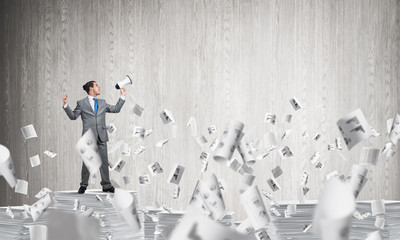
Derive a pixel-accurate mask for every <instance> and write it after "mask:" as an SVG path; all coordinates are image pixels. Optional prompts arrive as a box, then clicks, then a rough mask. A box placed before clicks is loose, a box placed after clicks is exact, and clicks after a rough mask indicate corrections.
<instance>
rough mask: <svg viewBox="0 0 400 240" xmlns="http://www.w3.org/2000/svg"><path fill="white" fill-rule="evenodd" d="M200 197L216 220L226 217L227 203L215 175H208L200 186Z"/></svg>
mask: <svg viewBox="0 0 400 240" xmlns="http://www.w3.org/2000/svg"><path fill="white" fill-rule="evenodd" d="M199 190H200V196H201V198H202V199H203V203H204V205H205V206H206V207H207V209H208V210H209V211H210V213H211V217H212V218H213V219H215V220H217V219H220V218H222V217H223V216H224V215H225V202H224V199H223V198H222V193H221V190H220V188H219V184H218V179H217V177H216V176H215V175H214V174H208V175H207V176H206V177H205V180H203V181H200V184H199Z"/></svg>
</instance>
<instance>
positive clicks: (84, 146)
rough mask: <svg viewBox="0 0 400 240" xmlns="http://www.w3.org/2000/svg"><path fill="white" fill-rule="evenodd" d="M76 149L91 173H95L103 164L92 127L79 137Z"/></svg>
mask: <svg viewBox="0 0 400 240" xmlns="http://www.w3.org/2000/svg"><path fill="white" fill-rule="evenodd" d="M76 150H77V151H78V153H79V155H80V156H81V158H82V160H83V162H84V163H85V165H86V167H87V168H88V170H89V172H90V175H91V176H93V175H95V174H96V173H97V171H98V170H99V168H100V166H101V157H100V154H99V150H98V148H97V140H96V138H95V137H94V134H93V132H92V129H90V128H89V130H87V131H86V133H85V134H84V135H83V136H82V137H81V138H80V139H79V141H78V142H77V144H76Z"/></svg>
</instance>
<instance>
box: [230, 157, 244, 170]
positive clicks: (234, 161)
mask: <svg viewBox="0 0 400 240" xmlns="http://www.w3.org/2000/svg"><path fill="white" fill-rule="evenodd" d="M227 166H228V167H229V168H230V169H232V170H233V171H235V172H237V171H238V170H239V169H240V167H241V166H242V165H241V164H240V163H239V161H238V160H237V159H236V158H234V159H232V160H231V161H229V162H228V163H227Z"/></svg>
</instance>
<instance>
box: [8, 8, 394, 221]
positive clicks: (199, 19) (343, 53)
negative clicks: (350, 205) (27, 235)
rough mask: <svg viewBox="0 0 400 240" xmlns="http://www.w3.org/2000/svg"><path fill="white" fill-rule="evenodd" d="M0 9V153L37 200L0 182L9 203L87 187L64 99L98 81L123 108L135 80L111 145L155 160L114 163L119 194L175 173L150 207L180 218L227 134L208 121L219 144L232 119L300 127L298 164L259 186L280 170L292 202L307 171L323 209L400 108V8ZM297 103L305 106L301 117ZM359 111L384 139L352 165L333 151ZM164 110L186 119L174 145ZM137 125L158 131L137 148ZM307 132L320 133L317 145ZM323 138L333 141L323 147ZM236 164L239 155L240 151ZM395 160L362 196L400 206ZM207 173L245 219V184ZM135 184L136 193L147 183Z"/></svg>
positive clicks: (156, 186)
mask: <svg viewBox="0 0 400 240" xmlns="http://www.w3.org/2000/svg"><path fill="white" fill-rule="evenodd" d="M0 6H1V10H0V11H1V14H0V15H1V16H0V19H1V22H0V30H1V32H2V33H3V34H1V36H0V47H1V48H0V50H1V55H2V57H1V58H0V73H1V76H2V78H1V81H0V88H1V95H0V106H1V109H2V114H0V125H1V126H2V128H1V129H0V144H3V145H5V146H7V147H8V148H9V149H10V150H11V153H12V157H13V159H14V163H15V167H16V170H17V176H18V177H19V178H20V179H24V180H27V181H29V184H30V185H29V194H28V196H27V197H26V196H24V195H20V194H16V193H14V192H13V189H10V188H9V186H8V185H7V184H6V182H5V181H4V179H3V178H0V205H20V204H30V203H32V202H34V198H33V197H32V196H33V195H34V194H36V192H38V191H39V190H40V189H41V188H42V187H48V188H50V189H52V190H54V191H57V190H66V189H77V188H78V186H79V182H80V168H81V160H80V159H79V156H78V154H77V153H76V151H75V143H76V141H77V140H78V139H79V137H80V135H81V127H82V123H81V120H80V119H78V120H77V121H70V120H69V119H68V117H67V116H66V115H65V113H64V111H63V110H62V101H61V96H62V95H64V94H66V93H67V94H68V97H69V104H70V105H71V106H72V107H75V104H76V101H77V100H79V99H81V98H83V97H85V96H86V94H85V92H84V91H83V90H82V85H83V84H84V83H85V82H87V81H89V80H96V81H97V82H98V83H99V84H100V86H101V92H102V94H101V96H100V97H102V98H105V99H106V100H107V101H108V103H111V104H114V103H115V102H116V101H117V99H118V97H119V93H118V91H116V90H115V89H114V84H115V83H116V82H118V81H120V80H121V79H122V78H123V77H124V76H125V75H126V74H129V75H130V76H132V77H133V81H134V83H133V85H132V86H129V87H128V93H127V102H126V104H125V105H124V107H123V109H122V111H121V112H120V113H119V114H109V115H107V123H114V124H115V125H116V126H117V128H118V131H117V132H116V133H115V134H113V135H110V141H109V143H108V146H109V149H111V148H112V146H113V145H114V144H115V143H116V142H118V141H119V140H126V141H127V142H128V143H129V145H130V147H131V149H132V151H135V150H136V149H137V148H138V147H139V146H145V147H146V150H145V152H143V153H142V154H141V155H139V156H135V155H132V156H131V157H123V156H122V155H121V154H120V153H113V154H109V159H110V161H111V162H116V161H117V160H118V159H119V158H122V157H123V158H124V159H125V160H126V161H127V164H126V166H125V168H124V169H123V170H122V172H121V173H114V172H112V173H111V177H112V178H113V179H114V180H115V181H116V182H118V183H120V184H122V183H123V181H122V176H123V175H124V174H127V175H128V174H129V175H132V176H133V177H134V178H135V179H137V178H138V176H140V175H142V174H147V173H148V172H147V166H148V165H149V164H151V163H153V162H155V161H158V162H159V163H160V164H161V166H162V167H163V168H164V171H165V173H164V174H162V175H160V176H156V177H154V178H152V184H151V185H150V186H147V187H146V189H145V191H146V193H147V200H148V204H151V203H152V201H153V200H154V199H158V201H160V202H163V203H166V204H169V205H171V206H172V207H173V208H176V209H179V208H181V207H182V208H185V206H186V203H187V199H186V197H188V196H190V194H191V193H192V191H193V187H194V185H195V183H196V180H197V179H198V178H200V177H201V174H200V167H201V163H200V160H199V156H200V154H201V152H202V151H207V152H209V153H211V151H210V150H209V148H208V146H209V144H210V143H211V142H212V141H213V140H214V138H215V137H217V136H216V135H213V136H209V135H208V133H207V127H208V126H209V125H211V124H215V125H216V126H217V129H218V136H219V135H220V134H221V133H222V131H223V129H224V127H225V124H226V122H227V121H229V120H230V119H237V120H240V121H242V122H243V123H245V129H244V130H245V134H246V135H245V140H246V141H251V140H256V139H259V140H262V138H263V134H264V133H266V132H268V131H272V130H274V131H277V132H279V134H283V132H284V131H285V130H287V129H291V130H292V134H291V135H290V136H289V138H288V139H287V140H286V141H285V144H286V145H288V146H290V148H291V149H292V150H293V152H294V154H295V156H294V157H293V158H292V159H281V158H280V157H279V155H278V154H277V153H276V152H274V153H272V154H271V155H270V156H268V157H267V158H266V159H264V160H262V161H260V162H258V163H257V164H256V166H255V168H254V172H255V174H256V175H257V179H256V182H255V183H256V184H258V185H259V187H260V188H263V189H268V186H267V184H266V180H267V179H268V178H269V177H270V176H271V174H270V170H271V169H272V168H274V167H276V166H277V165H280V166H281V167H282V168H283V170H284V174H283V176H282V177H280V178H279V179H278V181H279V183H280V184H281V186H282V189H281V190H280V191H278V192H276V193H275V196H276V198H277V199H282V200H290V199H295V198H296V188H295V186H297V185H298V183H299V180H300V178H301V175H302V172H303V171H307V172H309V173H310V175H311V176H310V182H309V185H310V188H311V191H310V192H309V194H308V196H307V198H308V199H316V198H318V194H319V192H320V190H321V189H322V188H323V184H324V183H325V181H326V180H325V179H326V174H328V173H330V172H332V171H334V170H337V171H338V172H339V173H343V174H347V172H348V171H349V169H350V168H351V165H352V164H354V163H357V162H358V161H359V154H360V151H361V148H362V146H368V147H379V148H381V147H383V146H384V144H385V143H386V142H387V141H388V138H387V134H386V119H387V118H391V117H393V115H394V114H395V113H396V112H399V105H400V98H399V96H398V93H399V90H400V81H399V79H400V70H399V67H398V66H399V64H400V62H399V56H400V48H399V45H400V42H399V34H400V21H399V18H400V6H399V1H395V0H392V1H379V0H371V1H361V0H352V1H333V0H325V1H257V0H249V1H245V0H243V1H232V0H224V1H209V0H202V1H201V0H198V1H163V0H161V1H146V0H141V1H140V0H129V1H67V0H59V1H49V0H37V1H36V0H33V1H2V2H1V5H0ZM294 96H295V97H297V98H298V99H299V101H300V102H301V103H303V104H304V105H305V106H306V108H305V109H302V110H300V111H296V112H295V111H294V110H293V109H292V108H291V106H290V104H289V99H290V98H292V97H294ZM136 103H137V104H139V105H141V106H143V107H144V108H145V110H144V112H143V115H142V116H141V117H137V116H136V115H134V114H132V112H131V111H132V108H133V106H134V105H135V104H136ZM358 107H360V108H361V109H362V110H363V112H364V114H365V115H366V116H367V118H368V120H369V122H370V123H371V124H372V126H373V127H375V129H377V130H378V131H379V132H380V133H381V136H380V137H377V138H371V139H369V140H367V141H364V142H363V143H362V144H359V145H358V146H357V147H355V148H354V149H353V150H352V151H351V152H349V151H347V150H344V151H342V152H341V154H342V155H343V157H344V158H342V157H341V156H340V155H339V154H338V153H337V152H336V151H335V152H328V151H327V150H326V148H327V144H329V143H333V142H334V139H335V137H337V136H339V134H340V133H339V131H338V130H337V127H336V121H337V120H338V119H339V118H340V117H342V116H344V115H346V114H347V113H348V112H350V111H352V110H354V109H355V108H358ZM164 108H166V109H169V110H171V111H172V112H173V114H174V117H175V119H176V121H177V128H178V135H177V138H176V139H173V138H171V137H172V133H171V126H169V125H163V124H162V122H161V120H160V119H159V116H158V114H159V113H160V112H161V111H162V110H163V109H164ZM266 112H273V113H276V114H277V116H278V123H277V126H272V125H270V124H265V123H264V122H263V118H264V114H265V113H266ZM285 114H293V121H292V123H290V124H288V123H284V122H283V120H282V119H283V117H284V115H285ZM190 116H194V117H195V118H196V120H197V123H198V126H199V134H200V135H202V134H204V135H205V136H206V138H207V139H208V141H209V142H208V143H207V145H205V146H199V145H198V144H197V143H196V141H195V139H194V138H192V137H191V135H190V131H189V128H188V127H187V126H186V124H187V121H188V119H189V118H190ZM31 123H32V124H34V125H35V128H36V130H37V132H38V135H39V138H38V139H31V140H28V141H25V140H23V139H22V134H21V131H20V128H21V127H23V126H25V125H27V124H31ZM135 126H142V127H145V128H146V129H149V128H152V129H153V133H152V134H151V135H150V136H149V137H147V138H146V139H145V140H140V139H137V138H134V137H133V136H132V135H133V129H134V127H135ZM304 130H307V132H308V133H309V135H310V136H309V139H308V140H306V141H304V140H302V138H301V133H302V132H303V131H304ZM317 133H320V134H322V138H321V139H320V140H319V141H318V142H314V141H313V140H312V138H313V137H314V136H315V134H317ZM167 137H169V138H170V142H169V143H167V144H166V145H165V146H164V147H163V148H161V149H160V148H157V147H156V146H155V143H156V142H157V141H159V140H161V139H163V138H167ZM260 146H262V142H261V144H260ZM48 149H49V150H53V151H55V152H57V153H58V156H57V157H56V158H55V159H49V158H48V157H47V156H45V155H44V154H43V152H44V151H45V150H48ZM260 151H261V149H260ZM260 151H259V152H260ZM315 151H319V152H321V153H323V158H322V160H323V162H324V164H325V165H326V166H325V168H324V169H323V170H322V171H318V170H316V169H315V168H313V167H312V166H311V164H310V163H309V158H310V157H311V156H312V154H313V153H314V152H315ZM35 154H39V155H40V156H41V161H42V163H41V165H40V166H39V167H36V168H31V167H30V163H29V157H30V156H33V155H35ZM234 157H236V158H238V159H240V156H239V155H238V154H237V153H235V155H234ZM398 160H399V157H398V154H396V155H395V157H394V158H391V159H386V158H385V157H383V156H381V157H380V160H379V163H378V164H377V166H376V167H374V168H372V167H371V168H370V173H369V181H368V182H367V185H366V186H365V190H364V191H363V192H362V193H361V194H360V196H359V199H377V198H384V199H397V200H399V199H400V191H399V183H398V177H399V170H400V169H399V164H398ZM174 163H179V164H181V165H184V166H185V167H186V173H185V174H184V177H183V179H182V184H181V189H182V192H181V199H179V200H173V199H172V197H171V196H172V189H173V186H171V185H170V184H168V183H167V182H166V180H167V179H166V178H167V176H168V174H169V171H170V170H171V168H172V166H173V165H174ZM209 171H210V172H215V173H216V174H217V176H218V177H219V178H223V179H224V180H225V181H226V182H227V183H228V185H229V192H227V193H225V194H224V197H225V200H226V203H227V206H228V208H230V209H232V210H234V211H236V212H237V213H238V216H239V218H240V219H242V218H244V217H245V215H244V212H243V209H242V207H241V206H240V204H239V201H237V199H238V196H239V190H240V189H241V188H242V185H241V183H240V180H241V178H240V176H239V175H237V174H234V173H233V172H232V171H231V170H230V169H227V168H225V167H224V166H220V165H218V164H217V163H215V162H214V161H213V160H212V159H210V163H209ZM90 187H91V188H99V187H100V185H99V183H96V184H95V185H94V186H90ZM126 188H128V189H136V190H138V189H139V184H138V182H135V183H134V184H133V185H130V186H126Z"/></svg>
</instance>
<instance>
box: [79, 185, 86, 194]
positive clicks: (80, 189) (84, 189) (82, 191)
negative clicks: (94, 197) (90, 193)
mask: <svg viewBox="0 0 400 240" xmlns="http://www.w3.org/2000/svg"><path fill="white" fill-rule="evenodd" d="M85 191H86V187H82V186H81V187H80V188H79V190H78V193H80V194H83V193H85Z"/></svg>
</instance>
